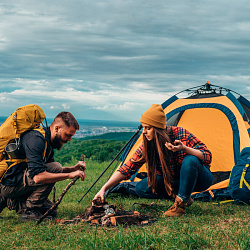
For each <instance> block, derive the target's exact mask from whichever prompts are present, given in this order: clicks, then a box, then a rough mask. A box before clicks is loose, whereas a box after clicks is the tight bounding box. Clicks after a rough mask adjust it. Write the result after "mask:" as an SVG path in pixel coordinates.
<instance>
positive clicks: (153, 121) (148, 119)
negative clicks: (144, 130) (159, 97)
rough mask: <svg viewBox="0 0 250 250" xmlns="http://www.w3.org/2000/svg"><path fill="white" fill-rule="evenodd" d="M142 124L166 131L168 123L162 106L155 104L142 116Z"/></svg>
mask: <svg viewBox="0 0 250 250" xmlns="http://www.w3.org/2000/svg"><path fill="white" fill-rule="evenodd" d="M140 122H143V123H146V124H148V125H151V126H153V127H156V128H161V129H165V128H166V123H167V121H166V115H165V113H164V111H163V108H162V106H161V105H159V104H153V105H152V106H151V107H150V108H149V109H148V110H146V111H145V112H144V113H143V114H142V116H141V120H140Z"/></svg>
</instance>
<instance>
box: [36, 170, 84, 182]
mask: <svg viewBox="0 0 250 250" xmlns="http://www.w3.org/2000/svg"><path fill="white" fill-rule="evenodd" d="M76 176H79V177H80V178H81V180H82V181H83V180H84V178H85V172H83V171H81V170H77V171H74V172H70V173H50V172H47V171H44V172H42V173H39V174H37V175H35V176H34V177H33V180H34V182H35V183H37V184H49V183H55V182H58V181H63V180H66V179H73V178H75V177H76Z"/></svg>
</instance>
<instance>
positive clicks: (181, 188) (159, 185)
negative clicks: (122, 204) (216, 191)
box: [135, 155, 213, 202]
mask: <svg viewBox="0 0 250 250" xmlns="http://www.w3.org/2000/svg"><path fill="white" fill-rule="evenodd" d="M212 183H213V175H212V173H211V171H210V169H209V168H207V167H206V166H203V165H202V164H201V162H200V160H199V159H198V158H197V157H195V156H193V155H188V156H186V157H185V158H184V160H183V162H182V165H181V170H180V179H179V180H174V181H173V183H172V188H173V190H178V194H177V195H178V196H179V197H180V198H181V199H182V200H183V201H184V202H187V201H188V199H189V197H190V196H191V193H192V192H201V191H204V190H206V189H207V188H209V187H210V186H211V185H212ZM135 193H136V194H137V195H138V196H139V197H141V198H149V199H161V198H166V199H170V198H172V197H169V196H168V194H167V192H166V190H165V187H164V179H163V176H160V175H157V176H156V194H154V193H152V190H151V187H148V178H145V179H143V180H141V181H140V182H138V183H137V184H136V186H135Z"/></svg>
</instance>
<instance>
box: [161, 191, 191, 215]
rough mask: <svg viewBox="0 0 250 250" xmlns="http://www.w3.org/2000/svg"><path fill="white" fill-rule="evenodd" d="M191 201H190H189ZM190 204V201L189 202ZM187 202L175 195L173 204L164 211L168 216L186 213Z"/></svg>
mask: <svg viewBox="0 0 250 250" xmlns="http://www.w3.org/2000/svg"><path fill="white" fill-rule="evenodd" d="M190 203H191V201H190ZM191 205H192V203H191ZM186 207H187V202H184V201H183V200H182V199H181V198H179V197H178V196H176V198H175V202H174V205H173V206H172V207H170V208H169V209H168V210H167V211H166V212H165V213H164V215H165V216H168V217H180V216H182V215H183V214H185V213H186Z"/></svg>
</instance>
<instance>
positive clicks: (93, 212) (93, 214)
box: [57, 199, 155, 227]
mask: <svg viewBox="0 0 250 250" xmlns="http://www.w3.org/2000/svg"><path fill="white" fill-rule="evenodd" d="M154 221H155V219H154V218H153V217H151V216H149V215H143V214H141V213H139V212H138V211H136V210H135V211H125V210H123V209H117V208H116V206H114V205H109V204H108V203H107V202H106V201H105V202H103V203H102V202H101V200H100V199H97V200H94V201H93V205H92V206H88V207H87V208H86V209H85V212H84V214H82V215H79V216H76V217H75V218H73V219H72V220H61V219H58V220H57V223H59V224H72V223H79V222H84V223H90V224H92V225H100V226H106V227H109V226H118V225H125V226H129V225H141V226H144V225H148V224H149V223H152V222H154Z"/></svg>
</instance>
